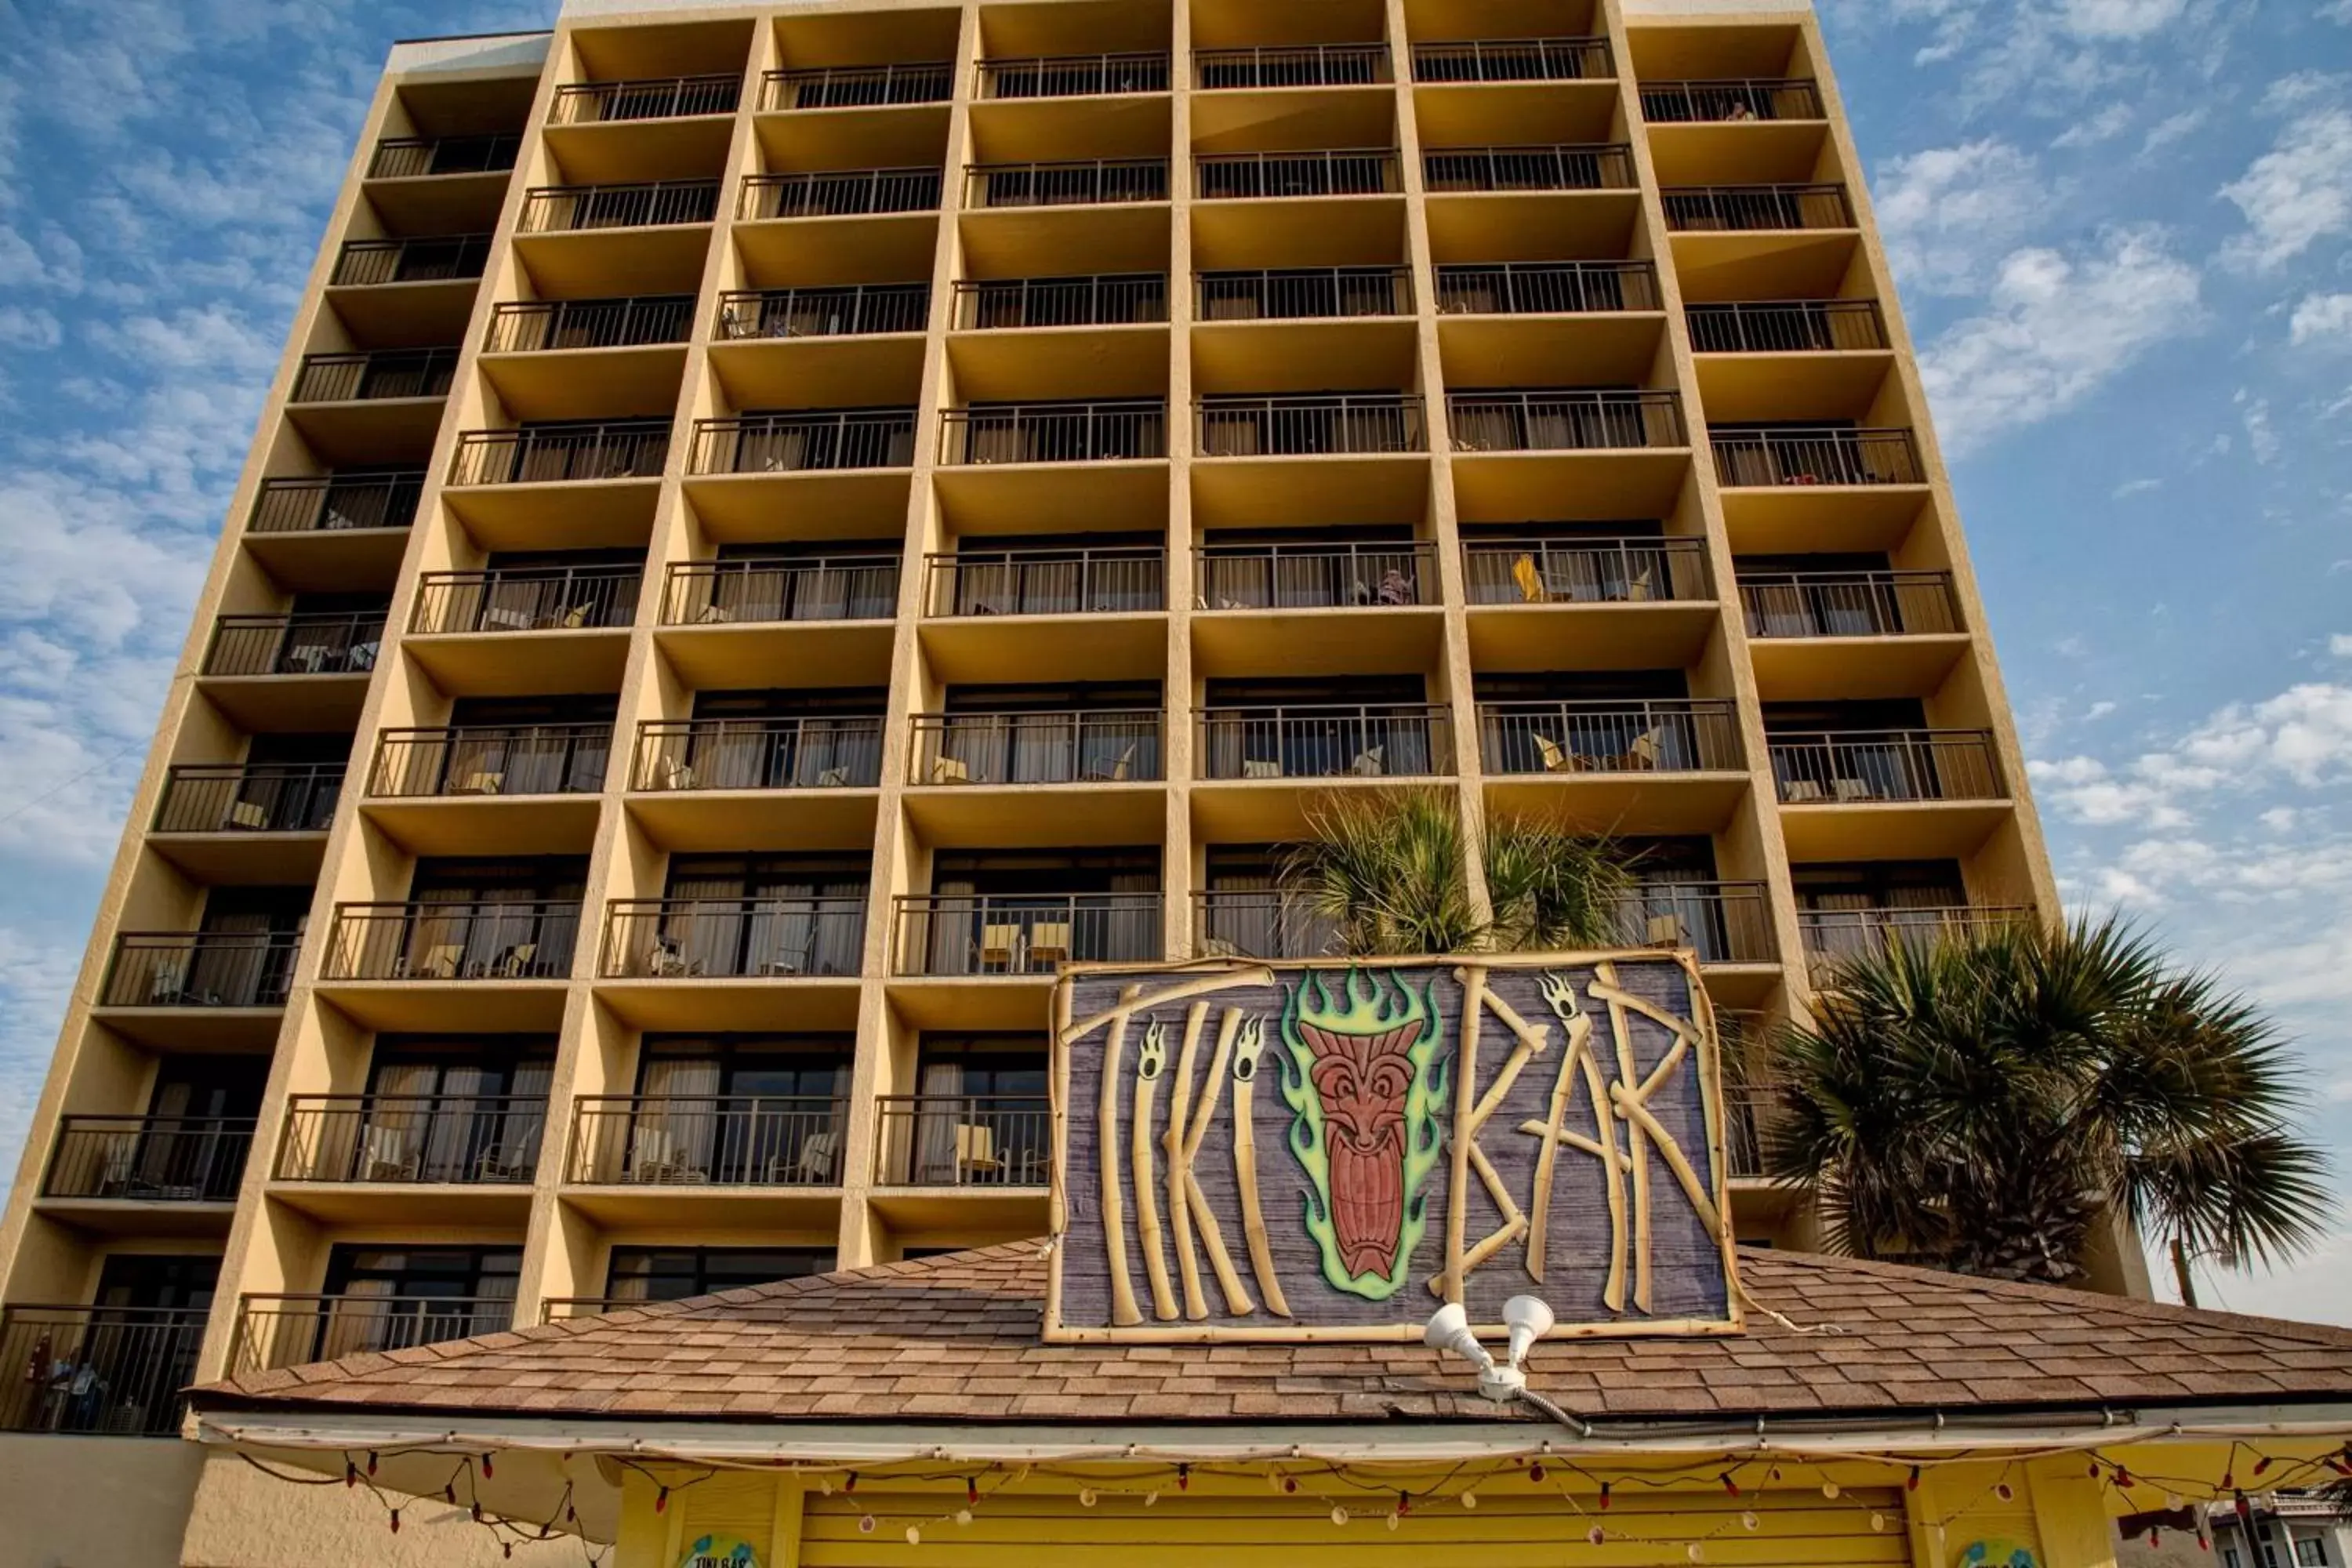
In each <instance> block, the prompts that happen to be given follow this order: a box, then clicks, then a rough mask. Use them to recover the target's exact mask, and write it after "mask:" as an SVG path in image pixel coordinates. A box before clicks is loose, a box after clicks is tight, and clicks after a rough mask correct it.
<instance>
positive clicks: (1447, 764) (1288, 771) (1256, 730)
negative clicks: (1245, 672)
mask: <svg viewBox="0 0 2352 1568" xmlns="http://www.w3.org/2000/svg"><path fill="white" fill-rule="evenodd" d="M1200 726H1201V728H1200V752H1199V754H1198V755H1197V756H1196V757H1195V759H1194V765H1195V766H1196V767H1197V768H1198V769H1199V772H1200V775H1201V776H1202V778H1210V779H1336V778H1425V777H1431V776H1443V775H1445V774H1449V773H1453V772H1454V741H1453V735H1454V724H1453V719H1452V716H1451V714H1450V713H1449V712H1448V710H1446V709H1445V707H1444V705H1442V704H1439V703H1433V702H1370V703H1360V702H1328V703H1326V702H1301V703H1290V704H1283V705H1280V706H1271V705H1269V706H1265V707H1248V708H1207V709H1203V710H1201V713H1200Z"/></svg>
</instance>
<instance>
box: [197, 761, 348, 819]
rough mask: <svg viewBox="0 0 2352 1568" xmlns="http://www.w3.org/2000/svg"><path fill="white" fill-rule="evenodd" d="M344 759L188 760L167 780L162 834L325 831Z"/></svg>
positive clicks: (338, 792)
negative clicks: (277, 761)
mask: <svg viewBox="0 0 2352 1568" xmlns="http://www.w3.org/2000/svg"><path fill="white" fill-rule="evenodd" d="M342 790H343V764H342V763H182V764H181V765H179V766H177V767H175V768H173V770H172V771H171V773H169V774H168V775H166V777H165V778H164V781H163V799H162V801H160V802H159V803H158V804H157V805H156V807H155V828H154V830H155V831H156V832H158V833H324V832H325V831H326V830H327V826H328V824H330V823H331V822H332V821H333V820H334V816H335V801H336V799H337V797H339V796H340V795H341V794H342Z"/></svg>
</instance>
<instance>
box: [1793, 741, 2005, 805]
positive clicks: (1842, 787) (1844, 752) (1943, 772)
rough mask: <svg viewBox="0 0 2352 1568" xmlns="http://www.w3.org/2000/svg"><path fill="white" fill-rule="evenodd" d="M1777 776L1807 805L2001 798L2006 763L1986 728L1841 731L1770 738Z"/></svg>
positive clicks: (1796, 803) (1795, 802) (1794, 798)
mask: <svg viewBox="0 0 2352 1568" xmlns="http://www.w3.org/2000/svg"><path fill="white" fill-rule="evenodd" d="M1770 749H1771V753H1772V777H1773V779H1774V781H1775V782H1776V784H1777V785H1778V787H1779V790H1780V799H1781V800H1782V801H1784V802H1786V803H1787V804H1789V805H1801V804H1803V803H1805V802H1808V801H1881V800H1999V799H2000V798H2001V797H2002V796H2003V795H2005V794H2007V791H2006V790H2004V789H2003V788H2002V786H2001V782H2000V763H1998V762H1997V761H1996V760H1995V756H1994V752H1993V746H1992V737H1991V736H1990V734H1987V733H1986V732H1985V731H1981V730H1883V731H1852V730H1848V731H1834V732H1829V733H1822V734H1811V735H1797V734H1790V733H1787V732H1785V731H1778V732H1775V733H1774V734H1773V735H1772V736H1771V738H1770Z"/></svg>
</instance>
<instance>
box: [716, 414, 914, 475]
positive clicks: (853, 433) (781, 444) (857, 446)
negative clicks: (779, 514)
mask: <svg viewBox="0 0 2352 1568" xmlns="http://www.w3.org/2000/svg"><path fill="white" fill-rule="evenodd" d="M914 460H915V411H914V410H913V409H911V408H822V409H809V410H806V411H804V412H800V413H792V414H744V415H738V416H735V417H734V418H731V419H698V420H696V421H695V422H694V447H693V449H692V451H691V452H689V453H688V457H687V465H686V471H687V472H688V473H689V474H793V473H805V472H810V471H813V470H817V469H831V468H906V467H907V466H908V465H909V464H911V463H912V462H913V461H914Z"/></svg>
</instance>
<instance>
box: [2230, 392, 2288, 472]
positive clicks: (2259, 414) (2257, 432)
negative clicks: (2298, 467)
mask: <svg viewBox="0 0 2352 1568" xmlns="http://www.w3.org/2000/svg"><path fill="white" fill-rule="evenodd" d="M2231 401H2232V402H2234V403H2235V404H2237V405H2238V418H2239V420H2240V421H2241V422H2242V423H2243V424H2244V426H2245V427H2246V449H2247V450H2248V451H2250V452H2252V454H2253V458H2254V461H2255V462H2257V463H2260V464H2262V465H2263V466H2264V467H2265V468H2267V467H2269V466H2270V465H2271V464H2273V463H2275V462H2277V461H2278V459H2279V454H2280V453H2281V452H2282V451H2284V449H2285V444H2284V442H2282V441H2281V440H2280V439H2279V434H2278V432H2277V431H2276V430H2274V429H2273V428H2272V427H2271V405H2270V400H2269V399H2267V398H2263V397H2256V396H2254V395H2252V394H2251V393H2249V392H2248V391H2247V390H2246V389H2245V388H2244V387H2240V388H2239V389H2238V391H2237V395H2236V396H2235V397H2233V398H2232V399H2231Z"/></svg>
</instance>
